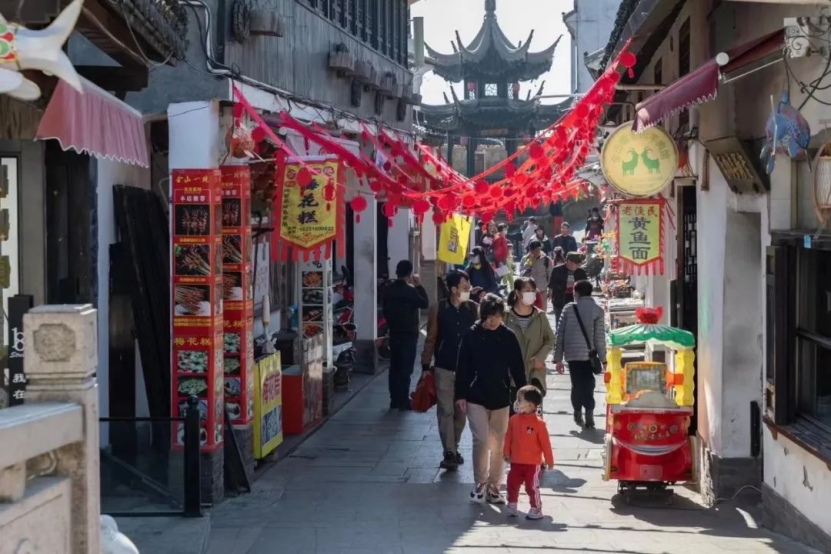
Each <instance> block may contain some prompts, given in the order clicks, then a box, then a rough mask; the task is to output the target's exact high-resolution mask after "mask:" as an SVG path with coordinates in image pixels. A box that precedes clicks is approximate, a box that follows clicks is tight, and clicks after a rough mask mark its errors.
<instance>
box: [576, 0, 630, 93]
mask: <svg viewBox="0 0 831 554" xmlns="http://www.w3.org/2000/svg"><path fill="white" fill-rule="evenodd" d="M619 5H620V0H575V2H574V7H575V9H576V10H577V13H576V14H575V16H574V17H573V18H572V19H571V21H573V25H574V27H575V30H576V31H577V33H576V34H577V37H576V38H577V40H576V41H575V42H576V44H572V55H573V56H574V57H575V60H574V63H575V64H576V68H577V70H576V71H575V70H574V68H572V74H573V77H572V78H573V79H575V78H576V82H573V83H572V84H573V85H574V91H575V92H586V91H587V90H589V88H590V87H591V85H592V83H594V79H592V76H591V73H589V70H588V69H586V64H585V63H584V62H583V56H584V54H586V53H588V54H591V53H592V52H595V51H597V50H599V49H601V48H603V47H605V46H606V43H607V42H608V41H609V35H610V34H611V32H612V27H614V24H615V16H616V15H617V10H618V6H619Z"/></svg>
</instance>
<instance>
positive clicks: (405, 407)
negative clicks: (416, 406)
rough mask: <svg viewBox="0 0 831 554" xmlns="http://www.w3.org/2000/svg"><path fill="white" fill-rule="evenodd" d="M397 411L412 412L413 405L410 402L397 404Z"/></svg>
mask: <svg viewBox="0 0 831 554" xmlns="http://www.w3.org/2000/svg"><path fill="white" fill-rule="evenodd" d="M398 411H399V412H412V411H413V405H412V404H410V403H409V402H406V403H404V404H399V405H398Z"/></svg>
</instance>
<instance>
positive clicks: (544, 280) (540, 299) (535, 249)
mask: <svg viewBox="0 0 831 554" xmlns="http://www.w3.org/2000/svg"><path fill="white" fill-rule="evenodd" d="M528 250H529V252H528V254H526V255H525V257H524V258H522V262H521V263H520V267H521V268H522V271H521V273H520V274H521V275H522V277H531V278H532V279H533V280H534V282H535V283H537V287H538V288H537V301H536V302H535V303H534V306H536V307H537V308H539V309H540V310H542V311H546V306H547V305H548V287H547V285H548V279H549V277H550V276H551V270H552V269H554V264H553V263H551V258H549V257H548V256H547V255H546V254H545V252H543V250H542V243H541V242H540V241H538V240H532V241H531V242H530V243H529V244H528Z"/></svg>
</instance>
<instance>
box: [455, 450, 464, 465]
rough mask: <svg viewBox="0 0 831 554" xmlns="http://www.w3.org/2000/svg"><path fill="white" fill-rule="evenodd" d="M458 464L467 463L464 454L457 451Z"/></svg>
mask: <svg viewBox="0 0 831 554" xmlns="http://www.w3.org/2000/svg"><path fill="white" fill-rule="evenodd" d="M456 465H460V466H463V465H465V459H464V458H462V455H461V454H459V453H458V452H456Z"/></svg>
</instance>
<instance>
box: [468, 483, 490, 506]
mask: <svg viewBox="0 0 831 554" xmlns="http://www.w3.org/2000/svg"><path fill="white" fill-rule="evenodd" d="M486 488H487V485H485V484H481V485H476V486H475V487H473V490H472V491H470V501H471V502H472V503H473V504H484V503H485V489H486Z"/></svg>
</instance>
